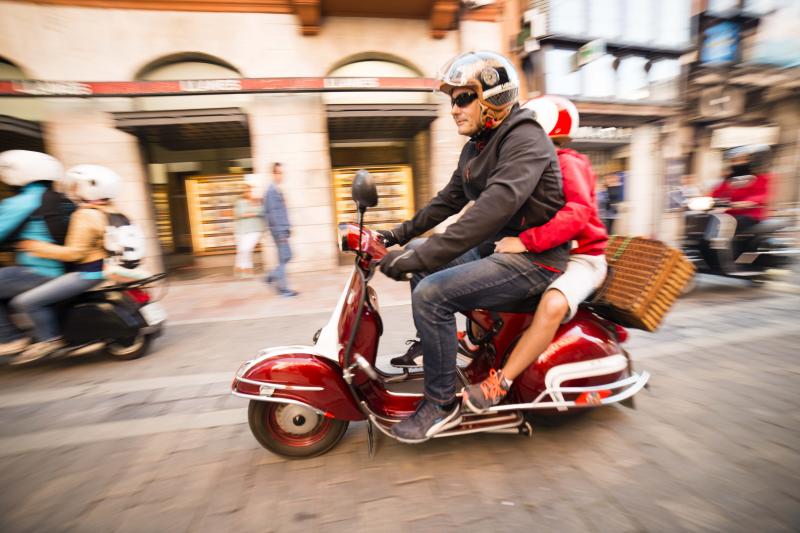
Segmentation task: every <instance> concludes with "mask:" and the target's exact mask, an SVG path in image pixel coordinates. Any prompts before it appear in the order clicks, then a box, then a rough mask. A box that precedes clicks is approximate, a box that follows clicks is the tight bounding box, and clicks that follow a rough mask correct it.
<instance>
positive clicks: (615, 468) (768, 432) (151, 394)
mask: <svg viewBox="0 0 800 533" xmlns="http://www.w3.org/2000/svg"><path fill="white" fill-rule="evenodd" d="M382 311H383V314H384V319H385V321H386V323H387V324H393V325H396V326H397V327H396V328H394V329H391V330H390V331H389V332H387V333H386V334H385V336H384V339H383V343H382V346H381V354H382V357H381V360H382V361H383V362H384V363H385V362H386V361H387V360H388V355H389V354H391V353H393V352H397V351H400V350H401V349H403V340H404V339H405V338H407V337H408V335H410V334H411V332H412V331H413V330H412V326H411V322H410V308H409V307H408V305H407V304H405V303H402V302H398V303H396V304H395V305H390V306H386V307H384V308H383V309H382ZM798 311H800V296H798V295H796V294H791V293H788V292H777V291H774V290H765V289H754V288H746V287H740V286H727V285H723V286H718V285H713V284H712V285H711V286H705V287H701V288H700V289H699V290H698V291H697V292H696V293H694V294H692V295H691V296H690V297H688V298H686V299H684V300H681V301H680V302H678V304H677V305H676V307H675V309H674V310H673V312H672V313H671V314H670V315H669V317H668V319H667V322H666V324H665V325H664V327H662V329H661V330H660V331H659V332H657V333H656V334H644V333H642V332H633V334H632V338H631V340H630V341H629V346H628V348H629V350H630V351H631V353H632V356H633V358H634V360H635V364H636V367H637V368H638V369H643V370H647V371H649V372H650V373H651V374H652V379H651V387H650V390H649V391H647V390H646V391H642V392H641V393H640V394H639V395H638V396H637V409H636V410H630V409H626V408H623V407H617V406H612V407H607V408H603V409H600V410H596V411H594V412H592V413H591V414H589V415H588V416H584V417H581V418H579V419H576V420H573V421H570V422H569V423H567V424H564V425H562V426H560V427H555V428H548V427H536V428H535V430H534V434H533V438H532V439H528V438H525V437H521V436H515V435H498V434H495V435H477V436H468V437H462V438H457V439H437V440H433V441H430V442H428V443H425V444H421V445H417V446H409V445H401V444H398V443H396V442H393V441H390V440H389V439H387V438H385V437H384V438H379V442H378V450H377V453H376V455H375V457H374V458H372V459H370V458H369V456H368V454H367V445H366V442H367V435H366V427H365V424H364V423H353V424H351V425H350V428H349V429H348V431H347V434H346V435H345V437H344V439H343V441H342V442H341V443H340V444H339V445H338V446H337V447H336V448H334V449H333V450H332V451H331V452H329V453H328V454H326V455H323V456H321V457H317V458H314V459H310V460H302V461H287V460H284V459H282V458H280V457H278V456H275V455H273V454H271V453H270V452H268V451H266V450H265V449H263V448H261V447H260V446H259V444H258V443H257V442H256V440H255V439H254V438H253V436H252V435H251V433H250V431H249V429H248V427H247V424H246V419H247V414H246V402H245V400H241V399H237V398H235V397H232V396H230V394H229V386H230V381H231V379H232V377H233V373H234V371H235V370H236V368H237V366H238V364H239V363H240V362H241V361H243V360H245V359H246V358H248V357H250V356H252V355H253V354H254V353H255V351H256V350H257V349H259V348H262V347H265V346H269V345H278V344H294V343H308V342H309V340H310V336H311V335H312V334H313V332H314V331H315V330H316V328H317V327H318V326H319V325H321V324H322V323H323V322H324V321H325V319H326V316H327V314H326V313H324V312H320V313H313V314H305V315H302V319H298V317H297V316H274V317H268V318H259V319H246V320H245V319H243V320H230V321H227V322H217V321H213V320H209V321H208V322H199V323H190V322H189V321H187V322H186V323H183V324H177V325H170V326H169V327H168V330H167V333H166V335H165V336H164V337H163V338H161V339H159V340H158V341H157V342H156V345H155V349H154V351H153V353H152V354H150V355H148V356H147V357H145V358H143V359H140V360H137V361H132V362H114V361H108V360H106V359H103V358H102V357H89V358H85V359H75V360H72V361H61V362H52V363H49V364H45V365H41V366H39V367H36V368H30V369H16V368H8V367H3V368H0V384H1V385H2V393H0V421H2V425H0V428H1V429H0V486H2V495H1V496H0V529H1V530H2V531H5V532H23V531H47V532H49V531H76V532H109V531H117V532H170V533H173V532H182V531H209V532H212V531H213V532H218V531H241V532H247V531H253V532H266V531H340V530H345V529H347V530H350V531H441V530H448V529H453V530H456V529H458V530H462V531H463V530H467V531H479V530H487V529H489V530H493V531H511V530H523V528H524V530H526V531H597V532H605V531H617V532H625V531H724V532H734V531H741V532H752V531H798V529H800V392H799V391H800V362H798V359H797V346H798V345H799V344H800V330H798V327H797V324H798V322H797V314H798Z"/></svg>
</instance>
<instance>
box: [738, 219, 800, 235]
mask: <svg viewBox="0 0 800 533" xmlns="http://www.w3.org/2000/svg"><path fill="white" fill-rule="evenodd" d="M791 225H792V221H791V220H787V219H785V218H768V219H767V220H764V221H763V222H759V223H758V224H756V225H755V226H753V227H751V228H748V229H747V230H746V231H744V232H743V233H747V234H750V235H763V234H764V233H774V232H776V231H780V230H782V229H784V228H788V227H789V226H791Z"/></svg>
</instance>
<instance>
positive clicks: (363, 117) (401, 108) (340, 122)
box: [326, 104, 439, 141]
mask: <svg viewBox="0 0 800 533" xmlns="http://www.w3.org/2000/svg"><path fill="white" fill-rule="evenodd" d="M438 108H439V106H438V105H436V104H336V105H328V106H326V109H327V113H328V136H329V138H330V140H331V141H345V140H348V141H351V140H375V139H381V140H401V139H410V138H412V137H414V135H416V134H417V133H418V132H420V131H422V130H424V129H425V128H427V127H428V125H430V123H431V122H433V121H434V120H436V118H437V116H438V114H437V113H438Z"/></svg>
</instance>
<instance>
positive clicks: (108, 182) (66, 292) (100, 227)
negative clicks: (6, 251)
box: [10, 165, 122, 364]
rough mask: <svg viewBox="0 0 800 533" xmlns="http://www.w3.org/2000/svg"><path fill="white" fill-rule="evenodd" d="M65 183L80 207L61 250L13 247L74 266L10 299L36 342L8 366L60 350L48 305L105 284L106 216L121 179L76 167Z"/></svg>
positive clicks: (26, 244)
mask: <svg viewBox="0 0 800 533" xmlns="http://www.w3.org/2000/svg"><path fill="white" fill-rule="evenodd" d="M67 179H68V181H69V182H72V183H74V184H75V194H76V196H77V197H78V198H80V201H81V205H80V208H79V209H78V210H77V211H75V214H73V215H72V220H71V221H70V224H69V231H68V232H67V238H66V242H65V244H64V246H59V245H57V244H52V243H46V242H42V241H30V240H27V241H22V242H20V243H19V245H18V247H19V249H20V250H24V251H25V252H27V253H29V254H31V255H33V256H36V257H40V258H45V259H51V260H58V261H63V262H69V263H74V264H73V266H72V269H71V270H72V271H71V272H69V273H68V274H63V275H61V276H59V277H57V278H55V279H52V280H50V281H47V282H46V283H44V284H42V285H39V286H38V287H36V288H34V289H31V290H28V291H26V292H24V293H23V294H20V295H19V296H17V297H16V298H14V299H13V300H11V303H10V305H11V307H12V308H14V309H16V310H18V311H20V312H23V313H26V314H27V315H28V316H29V317H30V318H31V320H32V321H33V324H34V328H33V333H34V337H35V340H36V343H35V344H32V345H30V346H29V347H28V348H27V349H26V350H25V351H24V352H22V354H20V355H19V356H18V357H16V358H14V359H13V360H12V361H11V364H24V363H30V362H32V361H36V360H38V359H41V358H43V357H46V356H47V355H50V354H51V353H53V352H54V351H56V350H58V349H59V348H61V347H62V346H64V345H65V342H64V340H63V339H62V337H61V331H60V327H59V323H58V317H57V316H56V312H55V310H54V309H53V308H52V305H53V304H55V303H58V302H60V301H63V300H66V299H68V298H71V297H73V296H77V295H79V294H81V293H82V292H84V291H87V290H89V289H91V288H92V287H94V286H95V285H98V284H99V283H101V282H102V281H103V280H104V275H103V266H104V260H105V258H106V256H107V251H106V248H105V234H106V228H107V226H108V225H109V222H108V215H109V214H116V213H118V211H117V210H116V208H115V207H114V205H113V204H112V203H111V201H112V200H113V199H114V198H115V197H116V196H117V194H118V193H119V190H120V187H121V184H122V178H120V176H119V175H118V174H117V173H115V172H114V171H113V170H111V169H108V168H105V167H101V166H99V165H78V166H76V167H73V168H71V169H70V170H69V171H67Z"/></svg>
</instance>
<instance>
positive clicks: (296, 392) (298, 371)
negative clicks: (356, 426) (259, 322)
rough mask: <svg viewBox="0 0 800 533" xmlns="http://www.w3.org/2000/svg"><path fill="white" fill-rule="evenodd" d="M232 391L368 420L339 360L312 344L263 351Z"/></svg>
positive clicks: (335, 415)
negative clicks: (352, 392) (360, 408)
mask: <svg viewBox="0 0 800 533" xmlns="http://www.w3.org/2000/svg"><path fill="white" fill-rule="evenodd" d="M231 389H232V390H231V392H232V393H233V394H234V395H236V396H240V397H243V398H248V399H250V400H257V401H262V402H275V403H292V404H301V405H305V406H307V407H310V408H312V409H314V410H315V411H317V412H319V413H320V414H323V415H325V416H328V417H331V418H336V419H339V420H364V418H365V416H364V414H363V413H362V412H361V411H360V410H359V409H358V406H357V405H356V402H355V400H354V399H353V396H352V394H351V392H350V388H349V387H348V386H347V384H346V383H345V381H344V379H343V378H342V370H341V368H340V367H339V365H338V364H337V363H336V362H335V361H331V360H330V359H328V358H326V357H324V356H322V355H321V354H318V353H316V351H315V349H314V348H313V347H312V346H284V347H281V348H273V349H270V350H268V351H264V352H262V353H261V354H260V355H259V356H258V357H257V358H255V359H252V360H250V361H246V362H245V363H243V364H242V366H241V367H239V370H238V371H237V372H236V377H235V378H234V380H233V385H232V387H231Z"/></svg>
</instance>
